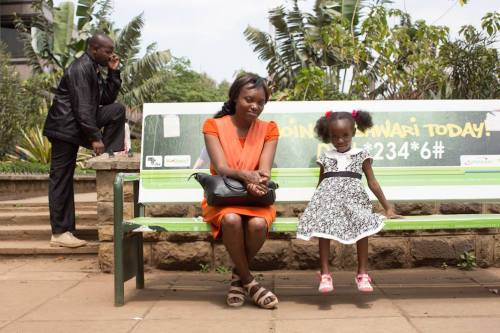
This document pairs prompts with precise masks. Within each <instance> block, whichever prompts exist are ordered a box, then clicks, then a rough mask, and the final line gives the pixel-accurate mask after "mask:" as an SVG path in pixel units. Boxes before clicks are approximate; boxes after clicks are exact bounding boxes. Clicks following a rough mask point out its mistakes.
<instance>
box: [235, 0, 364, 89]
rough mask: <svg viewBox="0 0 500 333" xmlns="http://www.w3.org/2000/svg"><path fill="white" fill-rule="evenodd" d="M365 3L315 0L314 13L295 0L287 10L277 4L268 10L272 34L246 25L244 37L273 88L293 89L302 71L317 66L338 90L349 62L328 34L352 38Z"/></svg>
mask: <svg viewBox="0 0 500 333" xmlns="http://www.w3.org/2000/svg"><path fill="white" fill-rule="evenodd" d="M364 3H365V1H363V0H316V3H315V5H314V7H313V13H305V12H302V11H301V10H300V8H299V6H298V0H294V1H293V4H292V6H291V8H290V9H288V10H287V9H286V8H285V7H284V6H279V7H277V8H274V9H272V10H270V11H269V22H270V23H271V25H272V26H273V28H274V35H271V34H269V33H266V32H263V31H260V30H258V29H256V28H253V27H251V26H248V27H247V29H246V30H245V32H244V34H245V38H246V39H247V41H248V42H249V43H250V44H252V45H253V47H254V51H255V52H257V53H258V56H259V58H260V59H261V60H264V61H266V62H267V70H268V73H269V75H270V77H271V79H272V81H273V83H274V85H275V87H276V88H278V89H285V88H294V86H295V83H296V77H297V76H298V75H299V74H300V73H301V72H303V71H304V70H305V69H307V68H309V67H319V68H321V69H322V70H323V71H324V72H325V73H326V76H325V80H327V82H329V83H330V84H332V85H336V89H339V83H340V79H339V76H340V70H341V69H344V72H345V70H346V69H347V68H349V67H350V66H351V62H352V61H351V60H350V59H349V61H348V60H347V59H348V57H347V55H346V54H343V52H342V51H343V50H342V48H339V47H338V46H339V45H336V43H338V42H339V40H338V39H332V38H331V37H332V36H334V35H335V31H334V30H335V29H337V30H338V29H343V30H346V31H349V32H350V37H351V38H352V39H354V38H355V36H356V35H357V34H358V32H357V31H356V26H357V24H358V21H359V16H360V14H359V13H360V10H361V9H362V8H363V7H364V6H365V4H364ZM337 35H338V34H337ZM347 35H348V34H347ZM344 36H346V34H344ZM340 42H343V43H345V42H350V41H345V40H344V41H340Z"/></svg>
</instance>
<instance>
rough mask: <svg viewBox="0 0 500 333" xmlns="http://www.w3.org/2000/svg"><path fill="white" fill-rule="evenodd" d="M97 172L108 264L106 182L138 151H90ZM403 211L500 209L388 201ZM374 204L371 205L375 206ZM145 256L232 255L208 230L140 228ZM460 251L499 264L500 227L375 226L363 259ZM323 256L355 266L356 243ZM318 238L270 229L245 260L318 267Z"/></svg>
mask: <svg viewBox="0 0 500 333" xmlns="http://www.w3.org/2000/svg"><path fill="white" fill-rule="evenodd" d="M89 166H90V167H93V168H94V169H96V170H97V177H96V184H97V200H98V203H97V210H98V218H99V240H100V241H101V244H100V248H99V265H100V267H101V269H102V270H103V271H104V272H111V271H112V270H113V243H112V241H113V225H112V224H113V216H112V214H113V180H114V177H115V175H116V173H117V172H119V171H124V172H136V171H137V170H138V169H139V157H138V156H135V157H133V158H127V157H114V158H106V157H97V158H94V159H92V160H91V161H90V162H89ZM124 196H125V201H126V202H125V205H124V211H125V212H124V216H125V217H130V216H132V212H133V204H132V199H133V195H132V186H131V184H128V185H127V186H126V187H125V189H124ZM304 208H305V204H279V205H277V215H278V216H298V215H299V214H300V213H302V211H303V210H304ZM395 208H396V210H397V212H398V213H400V214H403V215H426V214H464V213H466V214H478V213H500V203H428V202H425V203H420V202H415V203H395ZM379 209H380V207H379V206H378V205H375V210H379ZM200 214H201V210H200V207H199V205H198V204H195V205H192V204H182V205H168V204H165V205H151V206H147V207H146V215H147V216H178V217H192V216H199V215H200ZM144 240H145V242H144V261H145V263H146V264H147V265H150V266H153V267H157V268H161V269H166V270H201V269H212V270H214V269H219V270H220V269H226V268H228V267H230V266H231V261H230V259H229V256H228V255H227V253H226V251H225V249H224V246H223V245H222V243H221V242H220V241H214V240H212V239H211V237H210V235H209V234H207V233H165V232H159V233H144ZM464 251H467V252H469V251H472V252H474V253H475V255H476V258H477V264H478V266H480V267H488V266H493V265H494V266H498V267H500V233H499V232H498V230H497V229H490V230H479V231H467V230H460V231H433V232H425V231H412V232H381V233H379V234H378V235H376V236H373V237H371V238H370V244H369V261H370V267H371V268H372V269H385V268H409V267H418V266H429V265H432V266H441V265H442V264H443V263H446V264H447V265H456V264H457V259H458V257H459V256H460V255H461V254H462V253H463V252H464ZM330 252H331V256H330V262H331V264H332V267H333V268H334V269H354V268H355V267H356V262H357V260H356V248H355V245H350V246H346V245H342V244H339V243H337V242H332V246H331V251H330ZM318 260H319V254H318V245H317V241H310V242H306V241H302V240H298V239H295V238H294V233H280V234H271V235H270V239H269V240H268V241H266V243H265V244H264V246H263V248H262V249H261V251H260V253H259V254H258V255H257V257H256V258H255V259H254V261H253V262H252V263H251V266H252V269H255V270H270V269H317V268H318Z"/></svg>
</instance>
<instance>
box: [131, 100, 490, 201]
mask: <svg viewBox="0 0 500 333" xmlns="http://www.w3.org/2000/svg"><path fill="white" fill-rule="evenodd" d="M221 105H222V103H167V104H145V105H144V114H143V135H142V153H141V181H140V184H141V185H140V191H139V200H140V202H172V203H173V202H192V201H193V200H195V199H194V198H196V200H198V199H200V200H201V198H202V196H203V193H202V190H201V188H200V186H199V184H198V183H197V182H196V181H194V180H193V179H191V181H188V177H189V175H190V174H191V173H192V172H194V170H193V169H205V170H202V172H208V170H206V169H207V168H208V167H209V163H210V161H209V158H208V155H207V153H206V150H205V149H204V146H205V144H204V139H203V134H202V133H201V128H202V126H203V122H204V121H205V120H206V119H207V118H210V117H213V115H214V114H215V113H216V112H217V111H218V110H219V109H220V108H221ZM353 109H357V110H365V111H368V112H371V113H372V117H373V122H374V126H373V127H372V128H371V129H370V130H368V131H367V132H365V133H361V132H359V131H358V133H357V135H356V136H355V138H354V140H353V144H354V145H355V146H356V147H359V148H364V149H366V150H368V151H369V152H370V153H371V155H372V156H373V161H374V162H373V165H374V170H375V174H377V179H378V180H379V182H380V184H381V185H382V186H383V187H384V192H385V194H386V197H387V198H388V199H389V200H410V199H411V200H431V199H432V200H444V199H446V200H463V197H464V193H466V194H467V197H468V198H469V199H470V198H476V199H481V200H483V199H484V200H486V199H490V198H498V195H500V194H499V193H498V192H500V177H499V174H500V144H499V142H500V101H497V100H468V101H465V100H464V101H462V100H461V101H440V100H432V101H341V102H270V103H268V104H267V105H266V107H265V109H264V112H263V113H262V115H261V118H262V119H264V120H272V121H275V122H276V123H277V124H278V127H279V130H280V139H279V144H278V148H277V152H276V157H275V161H274V165H273V180H275V181H277V182H278V183H279V186H280V188H279V189H278V190H277V192H276V200H277V201H288V202H290V201H291V202H302V201H307V200H309V199H310V196H311V195H312V193H313V191H314V188H315V187H316V185H317V181H318V167H317V164H316V160H317V158H318V156H319V155H320V154H321V152H322V151H323V150H326V149H331V146H330V145H328V144H324V143H321V142H320V141H319V140H318V139H317V138H316V137H315V133H314V126H315V124H316V120H317V119H318V118H319V117H320V116H322V115H324V114H325V112H326V111H330V110H331V111H347V112H351V111H352V110H353ZM370 193H371V192H370ZM196 200H195V201H196Z"/></svg>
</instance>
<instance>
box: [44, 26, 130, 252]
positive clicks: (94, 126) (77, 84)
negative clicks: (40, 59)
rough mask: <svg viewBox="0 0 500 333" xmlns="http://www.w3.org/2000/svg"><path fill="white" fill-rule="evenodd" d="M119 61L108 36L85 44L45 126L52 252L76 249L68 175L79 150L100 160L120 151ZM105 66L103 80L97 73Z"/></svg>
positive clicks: (100, 35)
mask: <svg viewBox="0 0 500 333" xmlns="http://www.w3.org/2000/svg"><path fill="white" fill-rule="evenodd" d="M119 65H120V59H119V58H118V56H117V55H116V54H115V53H114V43H113V41H112V40H111V38H109V37H108V36H107V35H105V34H103V33H97V34H95V35H94V36H92V37H90V38H89V40H88V45H87V51H86V52H85V53H84V54H83V55H82V56H81V57H80V58H78V59H76V60H75V61H74V62H73V63H72V64H71V65H70V66H69V67H68V68H67V69H66V70H65V72H64V75H63V77H62V79H61V81H60V83H59V86H58V87H57V90H56V93H55V96H54V100H53V102H52V106H51V107H50V110H49V112H48V115H47V119H46V121H45V128H44V131H43V134H44V135H45V136H46V137H47V138H48V139H49V140H50V142H51V144H52V151H51V153H52V157H51V162H50V176H49V210H50V224H51V227H52V238H51V240H50V245H51V246H64V247H79V246H83V245H86V244H87V242H86V241H84V240H81V239H78V238H76V237H75V236H74V235H73V232H74V231H75V202H74V190H73V175H74V172H75V167H76V157H77V153H78V149H79V147H80V146H83V147H86V148H89V149H92V150H93V151H94V153H95V154H97V155H99V154H102V153H104V152H105V151H106V152H116V151H122V150H123V145H124V125H125V107H124V106H123V105H121V104H119V103H114V101H115V100H116V97H117V96H118V92H119V90H120V86H121V79H120V71H119V70H118V66H119ZM99 66H107V68H108V73H107V78H106V80H104V79H103V77H102V75H101V72H100V67H99Z"/></svg>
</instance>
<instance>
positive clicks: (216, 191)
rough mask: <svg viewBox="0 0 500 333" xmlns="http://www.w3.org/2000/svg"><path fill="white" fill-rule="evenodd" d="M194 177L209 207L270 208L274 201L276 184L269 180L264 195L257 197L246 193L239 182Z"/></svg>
mask: <svg viewBox="0 0 500 333" xmlns="http://www.w3.org/2000/svg"><path fill="white" fill-rule="evenodd" d="M191 177H194V178H195V179H196V180H197V181H198V183H200V185H201V187H203V190H204V191H205V198H206V199H207V203H208V204H209V205H210V206H270V205H272V204H273V203H274V201H275V200H276V193H275V190H276V189H277V188H278V184H277V183H275V182H273V181H272V180H270V181H269V182H268V184H267V187H268V191H267V193H266V194H265V195H263V196H260V197H257V196H254V195H251V194H249V193H248V192H247V189H246V187H245V185H244V184H242V183H241V182H240V181H239V180H236V179H233V178H230V177H226V176H219V175H214V176H213V175H209V174H206V173H201V172H196V173H193V174H192V175H191V176H189V178H188V180H189V179H190V178H191Z"/></svg>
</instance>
